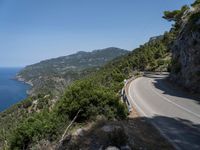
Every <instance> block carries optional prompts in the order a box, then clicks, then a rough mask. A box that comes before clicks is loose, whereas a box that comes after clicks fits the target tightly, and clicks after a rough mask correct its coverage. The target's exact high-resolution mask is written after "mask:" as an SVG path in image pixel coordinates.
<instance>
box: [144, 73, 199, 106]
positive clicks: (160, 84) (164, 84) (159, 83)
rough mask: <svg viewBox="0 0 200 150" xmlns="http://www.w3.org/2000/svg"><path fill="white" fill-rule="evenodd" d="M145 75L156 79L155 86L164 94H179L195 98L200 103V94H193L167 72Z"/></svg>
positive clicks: (190, 98)
mask: <svg viewBox="0 0 200 150" xmlns="http://www.w3.org/2000/svg"><path fill="white" fill-rule="evenodd" d="M144 76H145V77H148V78H152V79H155V82H153V85H154V87H155V88H157V89H159V90H161V91H162V92H163V94H166V95H171V96H177V97H181V98H186V99H187V100H194V101H196V103H197V104H200V96H199V95H195V94H191V93H189V92H187V91H186V89H184V88H182V87H179V86H178V85H176V84H174V83H172V82H171V81H170V80H169V78H168V75H167V74H159V73H157V74H156V75H155V74H151V73H149V74H145V75H144ZM186 99H184V100H186Z"/></svg>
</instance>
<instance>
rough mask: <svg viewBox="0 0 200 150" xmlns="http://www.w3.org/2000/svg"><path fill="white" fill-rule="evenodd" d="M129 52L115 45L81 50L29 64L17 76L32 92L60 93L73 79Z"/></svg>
mask: <svg viewBox="0 0 200 150" xmlns="http://www.w3.org/2000/svg"><path fill="white" fill-rule="evenodd" d="M128 52H129V51H127V50H124V49H119V48H115V47H110V48H106V49H101V50H94V51H92V52H84V51H80V52H77V53H75V54H72V55H68V56H62V57H58V58H53V59H49V60H44V61H41V62H39V63H37V64H33V65H30V66H27V67H25V68H24V69H23V70H22V71H21V72H20V73H19V74H18V75H17V78H18V80H20V81H25V82H27V83H29V84H31V85H32V89H31V91H30V94H37V93H41V92H51V93H52V92H53V94H58V93H59V92H62V91H63V90H64V89H65V87H66V86H67V85H69V84H70V83H71V82H72V81H73V80H75V79H79V78H81V77H83V76H85V75H86V74H89V73H90V72H91V71H92V70H93V71H94V70H96V69H98V68H99V67H101V66H102V65H104V64H106V63H107V62H108V61H110V60H113V59H114V58H116V57H119V56H122V55H125V54H127V53H128ZM94 68H95V69H94Z"/></svg>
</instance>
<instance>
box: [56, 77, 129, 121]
mask: <svg viewBox="0 0 200 150" xmlns="http://www.w3.org/2000/svg"><path fill="white" fill-rule="evenodd" d="M80 109H81V110H82V112H81V113H80V115H79V119H80V120H85V119H87V120H88V119H90V118H91V117H94V116H97V115H104V116H106V117H108V118H118V117H119V118H124V117H125V116H126V111H124V110H125V107H124V105H123V104H121V102H120V101H119V97H118V96H117V95H116V93H114V92H113V91H111V90H110V89H109V88H106V87H104V86H101V85H99V84H98V83H96V81H94V80H92V79H85V80H81V81H76V82H75V83H73V84H72V85H71V86H70V87H69V88H68V89H67V91H66V92H65V94H64V96H63V98H62V99H61V100H60V101H59V103H58V105H57V111H58V115H63V116H69V118H70V119H72V118H73V117H74V115H75V114H76V113H77V112H78V110H80Z"/></svg>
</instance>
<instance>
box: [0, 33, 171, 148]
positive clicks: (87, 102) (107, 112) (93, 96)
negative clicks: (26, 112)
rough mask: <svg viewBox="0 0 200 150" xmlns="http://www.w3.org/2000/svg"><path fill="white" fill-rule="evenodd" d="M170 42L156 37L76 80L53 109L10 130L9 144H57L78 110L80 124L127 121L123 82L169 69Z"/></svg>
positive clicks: (8, 132) (167, 35)
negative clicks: (142, 73)
mask: <svg viewBox="0 0 200 150" xmlns="http://www.w3.org/2000/svg"><path fill="white" fill-rule="evenodd" d="M168 41H169V34H168V33H166V34H165V35H164V36H162V38H157V39H156V38H155V40H153V41H150V42H148V43H146V44H144V45H143V46H141V47H140V48H137V49H135V50H134V51H133V52H131V53H129V54H127V55H126V56H123V57H120V58H117V59H115V60H113V61H111V62H110V63H108V64H107V65H105V66H104V67H102V68H101V69H100V70H98V71H96V72H93V73H92V74H91V75H90V76H88V77H85V78H83V79H81V80H78V81H75V82H74V83H72V84H71V85H70V86H69V87H68V88H67V89H66V91H65V93H64V95H63V96H62V97H61V98H60V100H59V101H58V102H57V103H56V104H55V106H54V107H53V108H52V109H48V108H44V109H42V110H41V111H39V112H38V113H32V115H30V116H28V117H27V116H26V117H24V118H23V120H22V121H21V122H18V123H16V124H15V125H16V127H11V128H12V130H10V131H7V133H6V136H4V138H5V137H6V141H8V145H9V146H10V148H11V149H22V148H29V147H31V146H32V145H34V143H37V142H38V141H40V140H42V139H45V140H47V141H50V142H53V141H58V140H59V138H60V136H61V133H62V132H63V131H64V129H65V127H66V126H67V124H68V122H69V121H70V120H72V118H73V117H74V116H75V114H76V113H77V111H78V110H81V112H80V115H79V117H78V119H77V120H76V121H77V122H85V121H89V120H93V119H95V118H96V116H99V115H103V116H105V117H106V118H108V119H113V118H115V119H123V118H125V117H126V115H127V114H128V113H127V109H126V107H125V105H124V104H123V103H122V102H121V101H120V100H119V97H120V95H119V91H120V89H121V88H122V87H123V81H124V79H126V78H129V77H130V76H131V75H132V74H133V72H134V71H140V70H142V71H143V70H149V71H154V70H161V69H162V70H163V69H166V68H167V67H168V66H169V64H170V59H168V57H169V56H170V55H169V51H168V49H167V47H166V43H168ZM166 58H167V59H166ZM44 97H45V96H44ZM44 97H43V98H44ZM4 117H8V116H1V120H2V119H4ZM4 140H5V139H4Z"/></svg>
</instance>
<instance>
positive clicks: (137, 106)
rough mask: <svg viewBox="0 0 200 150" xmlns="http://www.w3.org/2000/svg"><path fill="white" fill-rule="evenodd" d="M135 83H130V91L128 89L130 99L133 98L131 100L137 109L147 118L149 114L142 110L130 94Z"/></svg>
mask: <svg viewBox="0 0 200 150" xmlns="http://www.w3.org/2000/svg"><path fill="white" fill-rule="evenodd" d="M132 83H133V82H131V83H130V86H129V89H128V92H129V93H128V95H129V96H130V98H131V100H132V102H133V103H134V105H135V106H136V108H137V109H139V112H141V113H142V114H143V115H144V116H145V117H147V114H146V113H145V112H144V111H143V110H142V108H141V107H140V106H139V105H138V104H137V103H136V102H135V101H134V98H133V97H132V95H131V94H130V93H131V92H130V89H131V88H130V87H131V84H132Z"/></svg>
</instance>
